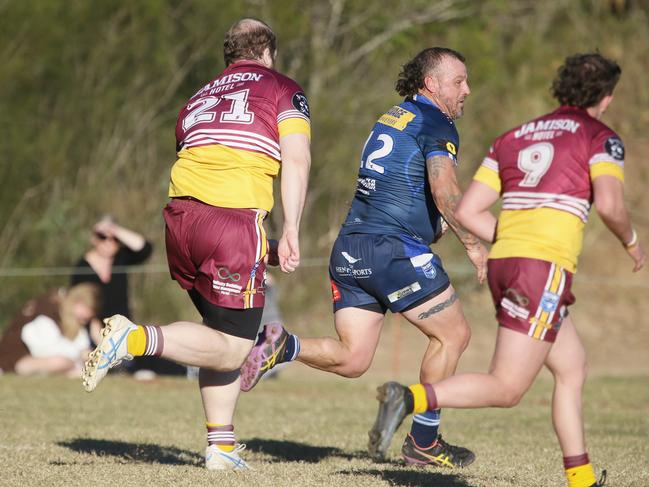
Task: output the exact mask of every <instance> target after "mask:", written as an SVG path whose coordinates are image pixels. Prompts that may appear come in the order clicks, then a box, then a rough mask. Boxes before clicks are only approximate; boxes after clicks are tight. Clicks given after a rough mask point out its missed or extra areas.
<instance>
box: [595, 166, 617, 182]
mask: <svg viewBox="0 0 649 487" xmlns="http://www.w3.org/2000/svg"><path fill="white" fill-rule="evenodd" d="M599 176H613V177H615V178H617V179H619V180H620V181H622V182H624V169H623V168H622V166H620V165H619V164H616V163H614V162H597V163H595V164H591V166H590V180H591V181H592V180H593V179H595V178H598V177H599Z"/></svg>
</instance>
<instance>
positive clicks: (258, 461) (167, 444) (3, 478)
mask: <svg viewBox="0 0 649 487" xmlns="http://www.w3.org/2000/svg"><path fill="white" fill-rule="evenodd" d="M291 369H292V370H288V371H286V372H284V373H283V377H281V378H280V379H278V380H273V381H266V382H263V383H262V384H260V385H259V386H258V388H256V389H255V391H253V392H251V393H248V394H244V395H243V396H242V398H241V400H240V403H239V410H238V413H237V418H236V427H237V429H236V432H237V436H238V438H239V439H240V441H242V442H245V443H247V445H248V448H247V450H246V451H245V452H244V454H245V458H246V460H247V461H249V462H250V463H251V464H252V465H253V466H254V467H255V471H252V472H245V473H234V472H228V473H216V472H207V471H206V470H204V469H203V468H202V461H203V458H202V453H203V448H204V441H205V440H204V426H203V418H202V410H201V405H200V400H199V395H198V390H197V386H196V384H195V383H194V382H191V381H188V380H184V379H164V380H159V381H157V382H155V383H146V384H145V383H138V382H135V381H134V380H132V379H131V378H128V377H119V376H115V377H109V378H108V379H107V380H106V381H105V383H102V385H101V387H100V388H99V389H98V390H97V391H95V392H94V393H92V394H87V393H85V392H83V391H82V389H81V384H80V382H79V381H73V380H69V379H62V378H49V379H48V378H27V379H25V378H19V377H15V376H3V377H0V391H1V392H0V472H2V473H1V475H0V485H3V486H4V485H7V486H32V485H47V486H73V485H84V486H85V485H98V486H99V485H115V486H142V485H147V484H150V485H155V486H156V487H157V486H159V485H173V486H177V485H191V486H196V485H233V486H251V485H254V486H256V487H262V486H270V485H274V486H321V485H322V486H328V485H336V486H341V487H344V486H353V487H361V486H375V485H385V486H388V485H393V486H424V485H427V486H428V485H434V486H453V487H461V486H489V487H491V486H494V487H495V486H512V485H514V486H525V487H527V486H530V487H532V486H539V487H540V486H544V487H547V486H555V485H556V486H560V485H563V483H564V480H563V473H562V465H561V453H560V451H559V448H558V446H557V444H556V440H555V438H554V434H553V431H552V426H551V423H550V408H549V397H550V394H551V383H550V381H549V380H548V379H547V378H541V379H540V380H539V382H538V383H537V384H536V385H535V386H534V387H533V388H532V390H531V391H530V392H529V394H528V395H527V396H526V398H525V399H524V400H523V402H522V403H521V404H520V405H519V406H518V407H517V408H515V409H513V410H482V411H478V410H465V411H452V410H446V411H445V412H444V414H443V418H444V420H443V430H444V432H445V435H446V437H447V439H448V440H450V441H452V442H454V443H460V444H463V445H466V446H470V447H471V448H472V449H474V451H475V452H476V454H477V457H478V458H477V460H476V462H475V463H474V464H473V465H472V466H470V467H469V468H467V469H465V470H461V471H450V470H438V469H430V470H423V469H418V468H411V467H405V466H403V465H402V464H401V462H400V461H399V449H400V446H401V440H402V439H403V436H404V435H405V431H406V428H407V426H406V423H408V424H409V421H408V420H407V421H406V422H404V426H402V427H401V429H400V430H399V432H398V433H397V435H396V437H395V440H394V441H393V444H392V447H391V451H390V453H391V460H390V461H389V462H388V463H381V464H377V463H372V462H371V461H370V460H368V459H367V458H366V455H365V446H366V441H367V430H368V429H369V427H370V426H371V424H372V422H373V420H374V415H375V408H376V401H375V400H374V394H375V392H374V388H375V386H376V385H378V382H375V381H374V379H370V380H367V379H362V380H357V381H349V380H343V379H337V378H335V377H333V376H329V375H327V374H323V373H318V372H310V371H307V370H306V369H305V368H304V367H299V366H296V367H291ZM646 384H647V377H646V376H635V377H616V378H607V377H599V378H594V379H591V380H590V381H589V383H588V385H587V389H586V417H587V434H588V440H589V445H590V455H591V458H592V459H593V461H594V463H595V465H596V466H597V467H598V468H599V467H606V468H607V469H608V471H609V485H612V486H625V487H630V486H647V485H649V472H648V471H647V468H646V458H647V456H648V454H649V448H648V447H647V442H646V439H647V437H648V436H649V414H648V413H649V406H648V404H649V388H647V386H646Z"/></svg>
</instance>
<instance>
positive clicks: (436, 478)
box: [336, 469, 471, 487]
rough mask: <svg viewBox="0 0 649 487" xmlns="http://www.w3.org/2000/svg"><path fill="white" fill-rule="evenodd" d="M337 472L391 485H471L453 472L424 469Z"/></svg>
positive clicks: (440, 486)
mask: <svg viewBox="0 0 649 487" xmlns="http://www.w3.org/2000/svg"><path fill="white" fill-rule="evenodd" d="M336 473H339V474H343V475H352V476H371V477H380V478H381V479H383V480H385V481H387V482H388V483H389V484H390V485H392V486H395V487H396V486H404V487H406V486H407V487H424V486H426V487H428V486H431V485H434V486H435V487H471V484H467V483H466V481H465V480H464V479H462V478H460V477H458V476H457V475H455V474H444V473H439V472H429V471H426V470H415V471H413V470H376V469H372V470H364V469H357V470H356V469H355V470H339V471H338V472H336Z"/></svg>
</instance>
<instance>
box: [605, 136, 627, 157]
mask: <svg viewBox="0 0 649 487" xmlns="http://www.w3.org/2000/svg"><path fill="white" fill-rule="evenodd" d="M604 148H605V149H606V153H607V154H608V155H609V156H611V157H612V158H613V159H616V160H618V161H623V160H624V144H623V143H622V141H621V140H620V138H619V137H609V138H608V139H606V143H605V144H604Z"/></svg>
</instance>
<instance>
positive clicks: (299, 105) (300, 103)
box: [292, 91, 311, 118]
mask: <svg viewBox="0 0 649 487" xmlns="http://www.w3.org/2000/svg"><path fill="white" fill-rule="evenodd" d="M292 102H293V106H294V107H295V109H296V110H298V111H299V112H300V113H301V114H302V115H304V116H305V117H307V118H311V113H310V112H309V102H308V101H307V99H306V95H305V94H304V93H302V92H301V91H300V92H298V93H295V94H294V95H293V100H292Z"/></svg>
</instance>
